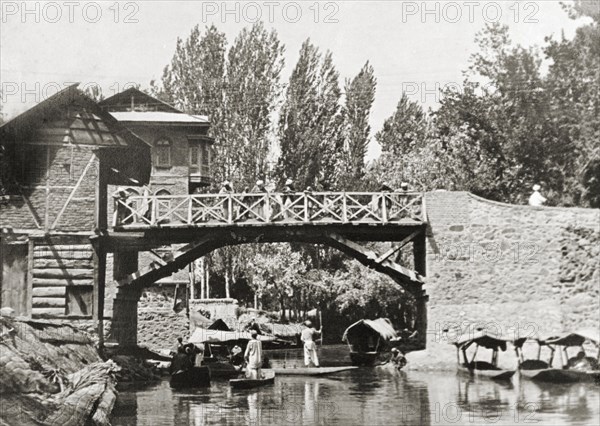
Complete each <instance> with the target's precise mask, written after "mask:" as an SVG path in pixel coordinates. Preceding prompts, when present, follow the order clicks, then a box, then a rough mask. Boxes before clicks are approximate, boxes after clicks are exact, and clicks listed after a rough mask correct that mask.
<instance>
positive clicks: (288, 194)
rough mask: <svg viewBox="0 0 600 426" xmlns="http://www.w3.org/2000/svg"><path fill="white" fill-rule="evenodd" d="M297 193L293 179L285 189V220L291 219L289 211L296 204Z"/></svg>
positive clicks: (287, 181)
mask: <svg viewBox="0 0 600 426" xmlns="http://www.w3.org/2000/svg"><path fill="white" fill-rule="evenodd" d="M295 192H296V188H294V181H293V180H291V179H287V180H286V181H285V186H284V188H283V205H282V208H281V211H282V212H283V217H284V219H289V218H290V217H291V215H290V211H289V209H290V206H291V205H292V204H293V202H294V195H293V194H294V193H295Z"/></svg>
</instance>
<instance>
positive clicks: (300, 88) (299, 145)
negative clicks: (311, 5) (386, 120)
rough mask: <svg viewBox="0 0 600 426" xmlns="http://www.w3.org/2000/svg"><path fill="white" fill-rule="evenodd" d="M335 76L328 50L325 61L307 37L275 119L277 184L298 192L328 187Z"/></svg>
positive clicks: (336, 121)
mask: <svg viewBox="0 0 600 426" xmlns="http://www.w3.org/2000/svg"><path fill="white" fill-rule="evenodd" d="M338 79H339V74H338V72H337V70H336V69H335V66H334V65H333V59H332V55H331V53H330V52H327V53H326V54H325V56H324V58H323V59H321V54H320V53H319V49H318V48H317V47H316V46H314V45H313V44H311V43H310V39H307V40H306V41H304V43H303V44H302V47H301V49H300V56H299V58H298V62H297V63H296V66H295V67H294V70H293V71H292V74H291V76H290V81H289V84H288V88H287V91H286V96H285V101H284V104H283V106H282V109H281V112H280V118H279V131H278V134H279V141H280V150H281V155H280V157H279V164H278V176H279V178H280V180H283V179H285V178H293V179H294V181H295V182H296V186H297V188H298V189H302V188H306V187H308V186H311V187H313V188H314V187H321V188H322V189H328V188H329V187H330V185H331V177H332V175H333V173H334V170H335V167H336V164H337V156H336V153H338V152H339V148H340V147H341V139H340V128H341V117H340V107H339V99H340V96H341V91H340V88H339V83H338Z"/></svg>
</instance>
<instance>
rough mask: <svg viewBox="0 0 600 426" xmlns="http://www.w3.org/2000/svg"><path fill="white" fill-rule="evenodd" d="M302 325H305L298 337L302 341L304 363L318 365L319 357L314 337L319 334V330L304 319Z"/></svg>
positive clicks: (307, 365)
mask: <svg viewBox="0 0 600 426" xmlns="http://www.w3.org/2000/svg"><path fill="white" fill-rule="evenodd" d="M304 326H305V327H304V329H303V330H302V333H301V334H300V338H301V339H302V342H304V365H305V366H306V367H309V366H310V363H311V362H312V363H313V364H314V366H315V367H319V357H318V355H317V344H316V343H315V338H316V336H318V335H319V334H321V330H320V329H319V330H316V329H315V328H314V327H313V326H312V322H310V321H306V322H305V323H304Z"/></svg>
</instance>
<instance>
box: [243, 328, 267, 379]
mask: <svg viewBox="0 0 600 426" xmlns="http://www.w3.org/2000/svg"><path fill="white" fill-rule="evenodd" d="M251 336H252V339H251V340H250V341H249V342H248V345H247V346H246V352H245V353H244V359H245V360H246V366H247V367H246V369H247V376H248V378H249V379H254V380H258V379H260V378H262V373H261V368H262V362H263V361H262V344H261V342H260V340H258V333H257V332H256V330H252V332H251Z"/></svg>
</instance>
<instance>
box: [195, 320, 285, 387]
mask: <svg viewBox="0 0 600 426" xmlns="http://www.w3.org/2000/svg"><path fill="white" fill-rule="evenodd" d="M257 337H258V340H260V341H261V342H273V341H275V340H276V338H275V337H274V336H264V335H260V334H259V335H258V336H257ZM251 338H252V335H251V333H250V332H247V331H232V330H229V329H227V330H224V329H220V328H212V329H211V328H202V327H196V329H195V330H194V332H193V333H192V336H191V337H190V338H189V340H188V342H189V343H193V344H194V345H203V346H204V354H205V355H204V360H203V365H205V366H206V367H207V368H208V369H209V370H210V374H211V378H213V379H214V378H223V379H230V378H235V377H238V376H239V375H240V374H241V368H236V367H235V366H234V365H232V363H231V362H230V360H229V359H228V357H229V355H230V349H231V347H233V346H235V345H237V344H239V345H240V346H242V347H244V346H245V345H246V344H247V343H248V341H249V340H250V339H251Z"/></svg>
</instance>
